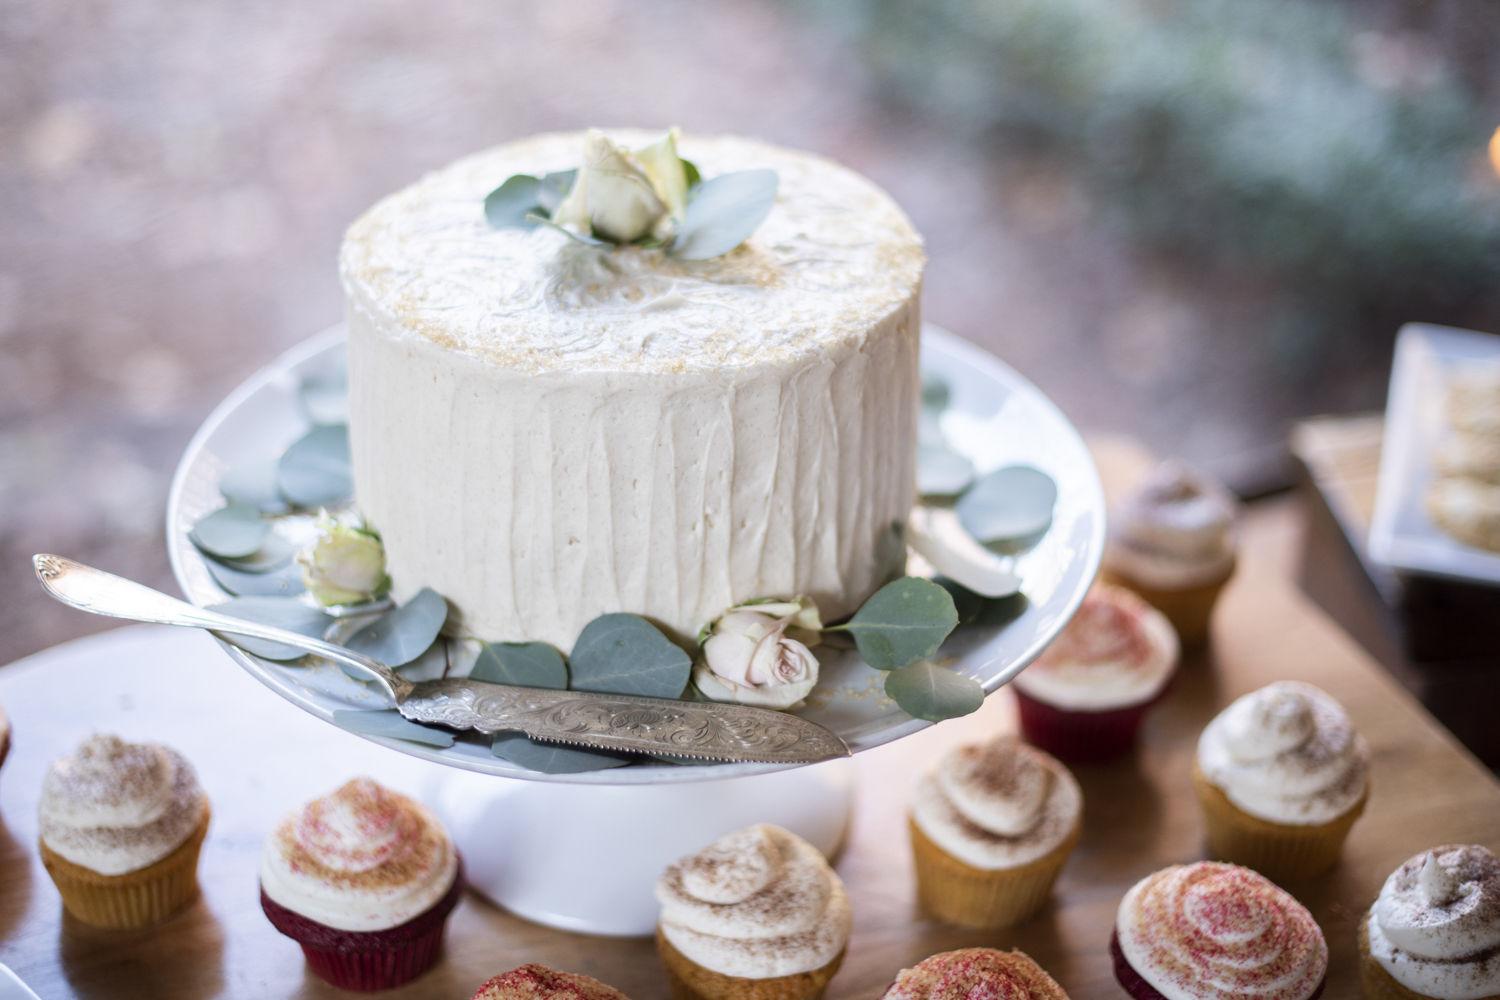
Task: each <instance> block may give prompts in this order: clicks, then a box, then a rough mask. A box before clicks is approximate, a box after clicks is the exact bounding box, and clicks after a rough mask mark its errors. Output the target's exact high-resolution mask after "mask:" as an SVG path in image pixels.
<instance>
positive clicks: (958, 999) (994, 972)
mask: <svg viewBox="0 0 1500 1000" xmlns="http://www.w3.org/2000/svg"><path fill="white" fill-rule="evenodd" d="M983 998H995V1000H1068V994H1067V991H1065V990H1064V989H1063V988H1062V987H1061V986H1059V985H1058V984H1057V980H1055V979H1053V978H1052V977H1051V976H1049V975H1048V974H1047V970H1045V969H1043V968H1042V967H1041V966H1040V965H1037V964H1036V962H1034V961H1032V959H1031V956H1030V955H1028V954H1026V953H1025V952H1024V951H997V950H996V949H994V948H960V949H958V950H957V951H945V952H941V953H940V954H937V955H933V956H932V957H931V958H927V959H923V960H922V961H920V962H918V963H917V964H916V965H914V966H912V967H911V968H910V969H902V970H901V972H900V973H899V974H898V975H897V976H896V981H895V982H894V983H892V984H891V985H890V987H889V988H888V989H887V990H886V991H885V996H884V997H882V998H881V1000H983Z"/></svg>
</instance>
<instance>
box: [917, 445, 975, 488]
mask: <svg viewBox="0 0 1500 1000" xmlns="http://www.w3.org/2000/svg"><path fill="white" fill-rule="evenodd" d="M973 481H974V463H973V462H971V461H969V459H968V458H967V457H966V456H964V455H960V454H959V453H958V452H956V451H952V450H951V449H948V448H945V447H942V446H939V447H932V446H930V445H924V446H922V447H920V448H918V449H917V492H918V493H920V494H922V495H923V496H924V497H951V496H956V495H958V494H959V493H962V492H963V491H964V489H965V488H966V487H967V486H968V485H969V484H970V483H972V482H973Z"/></svg>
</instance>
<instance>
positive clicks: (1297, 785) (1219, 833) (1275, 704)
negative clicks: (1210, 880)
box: [1193, 681, 1370, 882]
mask: <svg viewBox="0 0 1500 1000" xmlns="http://www.w3.org/2000/svg"><path fill="white" fill-rule="evenodd" d="M1369 772H1370V748H1369V746H1368V745H1367V744H1366V743H1365V740H1364V737H1362V736H1360V735H1359V734H1358V733H1356V732H1355V731H1354V724H1353V723H1352V722H1350V721H1349V716H1348V714H1347V713H1346V712H1345V711H1344V708H1343V706H1342V705H1340V704H1339V703H1338V702H1337V701H1334V700H1333V698H1331V697H1329V696H1328V695H1327V694H1325V693H1324V692H1323V691H1321V690H1319V689H1318V688H1316V687H1313V686H1312V685H1311V684H1304V683H1302V682H1301V681H1277V682H1276V683H1275V684H1270V685H1267V686H1266V687H1263V688H1261V689H1260V690H1259V691H1254V692H1252V693H1250V694H1247V695H1245V696H1244V697H1243V698H1240V699H1238V700H1237V701H1235V702H1234V703H1233V704H1231V705H1230V706H1229V707H1228V708H1226V709H1224V711H1222V712H1220V713H1219V714H1218V716H1216V717H1215V718H1214V720H1213V721H1212V722H1210V723H1209V724H1208V726H1207V727H1206V728H1205V729H1204V730H1203V734H1202V735H1201V736H1200V737H1199V738H1198V753H1197V755H1196V757H1195V758H1194V760H1193V786H1194V788H1195V789H1196V791H1197V793H1198V801H1199V802H1200V803H1201V804H1202V806H1203V817H1204V822H1205V824H1206V827H1207V835H1208V849H1209V853H1210V854H1211V855H1212V856H1213V857H1215V858H1218V859H1220V860H1223V861H1232V862H1234V863H1235V864H1240V865H1246V866H1248V867H1250V868H1254V869H1255V870H1256V871H1258V872H1260V873H1261V874H1263V875H1266V876H1267V877H1269V878H1272V879H1275V880H1276V881H1278V882H1279V881H1284V880H1287V879H1301V878H1310V877H1311V876H1314V875H1318V874H1320V873H1322V872H1325V871H1327V870H1328V869H1329V868H1332V867H1333V865H1334V864H1335V863H1336V862H1337V861H1338V856H1339V850H1340V849H1341V848H1342V847H1343V844H1344V838H1345V837H1347V836H1348V835H1349V828H1350V827H1352V826H1353V825H1354V821H1355V820H1356V819H1358V818H1359V816H1360V814H1361V813H1363V812H1364V808H1365V800H1366V798H1367V797H1368V795H1369Z"/></svg>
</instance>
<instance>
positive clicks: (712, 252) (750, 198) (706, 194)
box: [667, 168, 780, 260]
mask: <svg viewBox="0 0 1500 1000" xmlns="http://www.w3.org/2000/svg"><path fill="white" fill-rule="evenodd" d="M779 183H780V178H778V177H777V176H776V171H774V170H768V169H765V168H761V169H757V170H737V171H735V172H734V173H729V174H720V175H719V176H717V177H714V178H712V179H711V180H706V181H704V182H703V183H701V184H699V185H698V189H697V191H696V192H695V193H694V195H693V199H692V200H691V201H689V202H688V206H687V211H686V212H684V213H683V218H682V226H681V228H679V229H678V231H677V238H676V239H675V240H673V241H672V248H671V249H670V250H669V251H667V252H668V253H670V254H671V255H672V256H673V257H677V258H680V259H682V260H708V259H709V258H710V257H718V256H719V255H721V254H726V253H728V252H729V251H731V250H733V249H734V248H735V247H737V246H739V245H740V244H741V243H743V242H745V240H747V239H749V238H750V234H751V233H753V232H755V230H756V229H757V228H759V227H760V224H761V223H762V222H765V221H766V216H768V215H770V214H771V209H772V208H773V207H774V206H775V204H776V188H777V186H778V184H779Z"/></svg>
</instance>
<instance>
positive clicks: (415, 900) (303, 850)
mask: <svg viewBox="0 0 1500 1000" xmlns="http://www.w3.org/2000/svg"><path fill="white" fill-rule="evenodd" d="M457 877H458V853H457V851H455V850H454V847H453V841H452V840H451V839H449V837H448V832H447V831H446V830H445V829H443V824H442V823H441V822H440V821H439V820H438V818H437V817H436V816H434V815H433V814H432V813H431V811H429V810H428V809H427V807H426V806H423V805H421V804H420V803H417V802H413V801H412V800H411V799H409V798H407V797H406V796H404V795H399V794H397V793H396V792H393V791H391V790H390V789H388V788H384V787H382V786H380V785H378V784H376V783H375V782H374V781H371V780H370V779H369V778H356V779H354V780H353V781H350V782H348V783H347V784H345V785H344V786H343V787H341V788H339V789H338V790H337V791H335V792H333V793H332V794H329V795H325V796H324V797H322V798H320V799H314V800H313V801H312V802H309V803H308V804H307V805H305V806H303V807H302V808H301V809H298V810H296V811H295V812H293V813H291V814H290V815H288V816H287V817H286V818H285V819H283V820H282V821H281V823H280V825H278V826H277V827H276V830H275V832H274V833H272V834H271V836H270V837H269V838H268V839H267V840H266V842H265V846H264V848H263V849H262V850H261V856H260V885H261V889H262V890H263V891H264V892H265V894H266V895H267V896H269V897H270V898H271V900H272V901H273V902H276V903H279V904H281V905H282V906H284V907H286V908H287V909H288V910H291V911H292V912H293V913H297V914H300V915H302V916H304V917H306V918H308V919H309V920H313V921H316V922H317V923H320V924H323V925H324V926H325V927H333V928H336V929H338V930H344V931H378V930H385V929H387V928H390V927H398V926H400V925H401V924H404V923H406V922H407V921H408V920H411V919H413V918H414V917H417V916H420V915H421V914H422V913H425V912H426V911H427V910H429V909H431V908H432V907H433V906H435V905H436V904H437V903H438V902H439V901H440V900H442V898H443V897H444V896H446V895H447V894H448V890H450V889H452V888H453V881H454V879H456V878H457Z"/></svg>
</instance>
